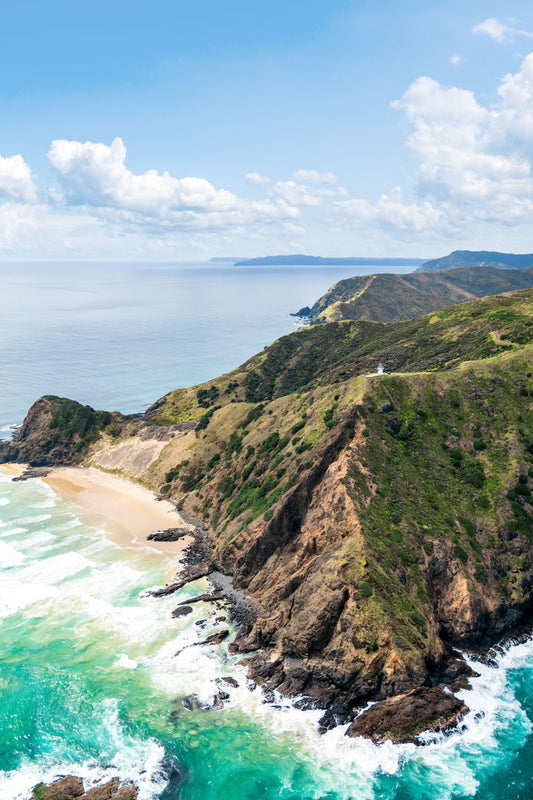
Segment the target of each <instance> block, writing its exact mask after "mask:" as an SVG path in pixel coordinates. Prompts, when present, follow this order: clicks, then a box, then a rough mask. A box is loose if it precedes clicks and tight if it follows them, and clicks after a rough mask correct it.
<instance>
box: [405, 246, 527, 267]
mask: <svg viewBox="0 0 533 800" xmlns="http://www.w3.org/2000/svg"><path fill="white" fill-rule="evenodd" d="M475 266H482V267H498V268H499V269H525V268H527V267H533V253H528V254H524V255H518V254H516V253H498V252H496V251H493V250H454V251H453V253H450V255H449V256H444V257H443V258H435V259H433V260H432V261H425V262H424V263H423V264H422V265H421V266H420V267H418V269H417V272H437V271H439V270H443V269H457V268H459V267H475Z"/></svg>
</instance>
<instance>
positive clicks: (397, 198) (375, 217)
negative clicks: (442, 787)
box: [335, 54, 533, 237]
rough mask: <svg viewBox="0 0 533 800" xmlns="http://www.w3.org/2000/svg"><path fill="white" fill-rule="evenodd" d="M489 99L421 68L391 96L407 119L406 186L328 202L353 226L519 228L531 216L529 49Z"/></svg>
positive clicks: (532, 77)
mask: <svg viewBox="0 0 533 800" xmlns="http://www.w3.org/2000/svg"><path fill="white" fill-rule="evenodd" d="M497 97H498V99H497V102H495V103H494V104H493V105H490V106H488V105H487V106H485V105H483V104H481V103H480V102H478V100H477V99H476V97H475V95H474V93H473V92H471V91H469V90H467V89H462V88H458V87H445V86H442V85H441V84H440V83H439V82H438V81H436V80H433V79H432V78H429V77H427V76H423V77H420V78H418V79H417V80H415V81H414V82H413V83H412V84H411V85H410V86H409V87H408V89H407V90H406V92H405V93H404V95H403V97H402V98H401V99H400V100H398V101H395V102H394V103H392V106H393V107H394V108H396V109H399V110H401V111H403V112H404V113H405V115H406V117H407V120H408V121H409V123H410V124H411V126H412V132H411V134H410V136H409V137H408V140H407V144H408V145H409V147H410V148H411V150H412V151H413V153H414V155H415V156H416V158H417V160H418V169H417V172H416V175H415V176H414V177H415V179H414V186H413V188H414V190H415V195H416V196H417V198H418V199H413V198H410V197H407V196H405V195H404V194H403V193H402V192H401V191H400V190H399V189H395V190H393V191H392V192H388V193H385V194H383V195H382V196H381V197H380V199H379V200H378V201H377V202H376V203H369V202H368V201H367V200H365V199H361V198H359V199H357V198H355V199H353V198H352V199H349V200H344V201H339V202H337V203H336V204H335V206H336V209H337V212H338V214H340V215H341V217H342V218H344V221H345V224H346V223H347V222H349V223H350V224H352V225H353V226H354V227H357V226H361V225H369V226H374V227H375V228H377V229H381V230H385V231H387V230H391V229H393V228H395V229H396V230H397V231H398V232H399V233H401V232H408V231H411V232H412V233H417V234H419V233H424V234H427V233H428V232H429V233H433V234H435V235H437V234H439V233H440V234H444V235H446V236H449V237H452V236H453V237H459V236H461V235H462V234H461V232H463V233H465V232H467V233H470V235H472V233H471V232H472V231H473V230H478V231H480V232H481V233H480V235H482V236H487V235H490V234H491V233H492V232H493V231H494V230H495V229H496V227H498V228H500V229H501V228H502V227H505V226H509V227H510V226H513V228H514V230H516V231H517V230H518V227H519V226H522V227H523V229H524V231H525V230H526V229H528V228H529V227H530V226H531V224H532V223H533V175H532V172H533V170H532V163H531V159H532V156H533V54H530V55H529V56H527V57H526V58H525V59H524V60H523V62H522V64H521V66H520V69H519V70H518V72H516V73H515V74H509V75H506V76H505V77H504V78H503V80H502V81H501V84H500V86H499V87H498V91H497Z"/></svg>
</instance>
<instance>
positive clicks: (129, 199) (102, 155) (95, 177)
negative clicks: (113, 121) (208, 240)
mask: <svg viewBox="0 0 533 800" xmlns="http://www.w3.org/2000/svg"><path fill="white" fill-rule="evenodd" d="M48 158H49V160H50V163H51V165H52V167H53V168H54V169H55V171H56V174H57V177H58V180H59V182H60V184H61V186H62V188H63V190H64V193H65V198H66V200H67V202H68V203H69V204H71V205H83V206H90V207H92V208H95V209H106V210H107V211H106V214H107V218H108V219H110V220H114V221H115V222H117V223H121V224H128V223H130V224H141V223H146V224H147V225H152V226H153V225H156V226H169V225H170V226H175V225H178V226H183V227H184V228H188V227H198V228H209V227H214V228H218V227H224V226H226V225H243V224H247V223H251V222H254V221H261V222H272V221H276V220H283V219H291V218H295V217H298V216H299V214H300V212H299V209H298V208H295V207H293V206H291V205H289V203H288V202H286V201H285V199H284V198H283V197H279V198H278V199H277V200H276V201H272V200H269V199H267V200H263V201H250V200H247V199H245V198H241V197H238V196H237V195H235V194H233V192H229V191H227V190H226V189H216V188H215V187H214V186H213V185H212V184H211V183H209V181H207V180H205V179H203V178H194V177H193V178H187V177H186V178H175V177H173V176H172V175H170V174H169V173H168V172H163V173H162V174H160V173H158V172H156V171H155V170H153V169H150V170H148V171H147V172H144V173H142V174H140V175H136V174H135V173H133V172H132V171H131V170H130V169H128V167H127V166H126V164H125V160H126V147H125V146H124V142H123V141H122V139H120V138H118V137H117V138H116V139H114V141H113V143H112V144H111V146H108V145H106V144H103V143H101V142H97V143H95V142H83V143H82V142H77V141H68V140H66V139H56V140H54V141H53V142H52V144H51V146H50V150H49V153H48Z"/></svg>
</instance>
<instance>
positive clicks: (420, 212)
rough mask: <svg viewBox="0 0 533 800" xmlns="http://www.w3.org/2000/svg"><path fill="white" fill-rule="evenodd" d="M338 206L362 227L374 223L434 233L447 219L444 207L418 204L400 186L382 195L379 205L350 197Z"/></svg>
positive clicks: (378, 225) (342, 213) (402, 229)
mask: <svg viewBox="0 0 533 800" xmlns="http://www.w3.org/2000/svg"><path fill="white" fill-rule="evenodd" d="M336 207H337V209H338V210H339V211H340V213H341V215H342V216H343V217H344V218H345V219H346V220H348V221H351V222H352V223H353V224H354V225H356V226H358V227H365V226H368V225H372V226H375V227H378V228H384V229H386V230H390V229H397V230H398V231H407V232H409V233H417V234H419V233H429V232H430V233H432V234H434V233H435V231H437V230H439V229H440V228H441V226H442V224H443V223H444V222H445V216H444V214H443V212H442V211H441V210H440V209H438V208H435V207H434V206H432V205H431V203H429V202H425V203H422V204H420V205H418V204H417V203H416V202H414V201H412V200H408V199H406V198H404V196H403V195H402V193H401V190H400V188H399V187H396V188H395V189H393V190H392V191H391V192H389V193H388V194H382V195H381V197H380V199H379V200H378V202H377V203H375V204H371V203H369V202H368V201H367V200H364V199H350V200H340V201H338V202H337V203H336Z"/></svg>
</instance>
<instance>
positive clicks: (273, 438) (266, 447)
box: [261, 431, 279, 453]
mask: <svg viewBox="0 0 533 800" xmlns="http://www.w3.org/2000/svg"><path fill="white" fill-rule="evenodd" d="M278 444H279V433H278V432H277V431H274V433H271V434H270V436H267V438H266V439H265V440H264V441H263V444H262V445H261V450H262V451H263V452H264V453H270V452H271V451H272V450H274V449H275V448H276V447H277V446H278Z"/></svg>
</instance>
